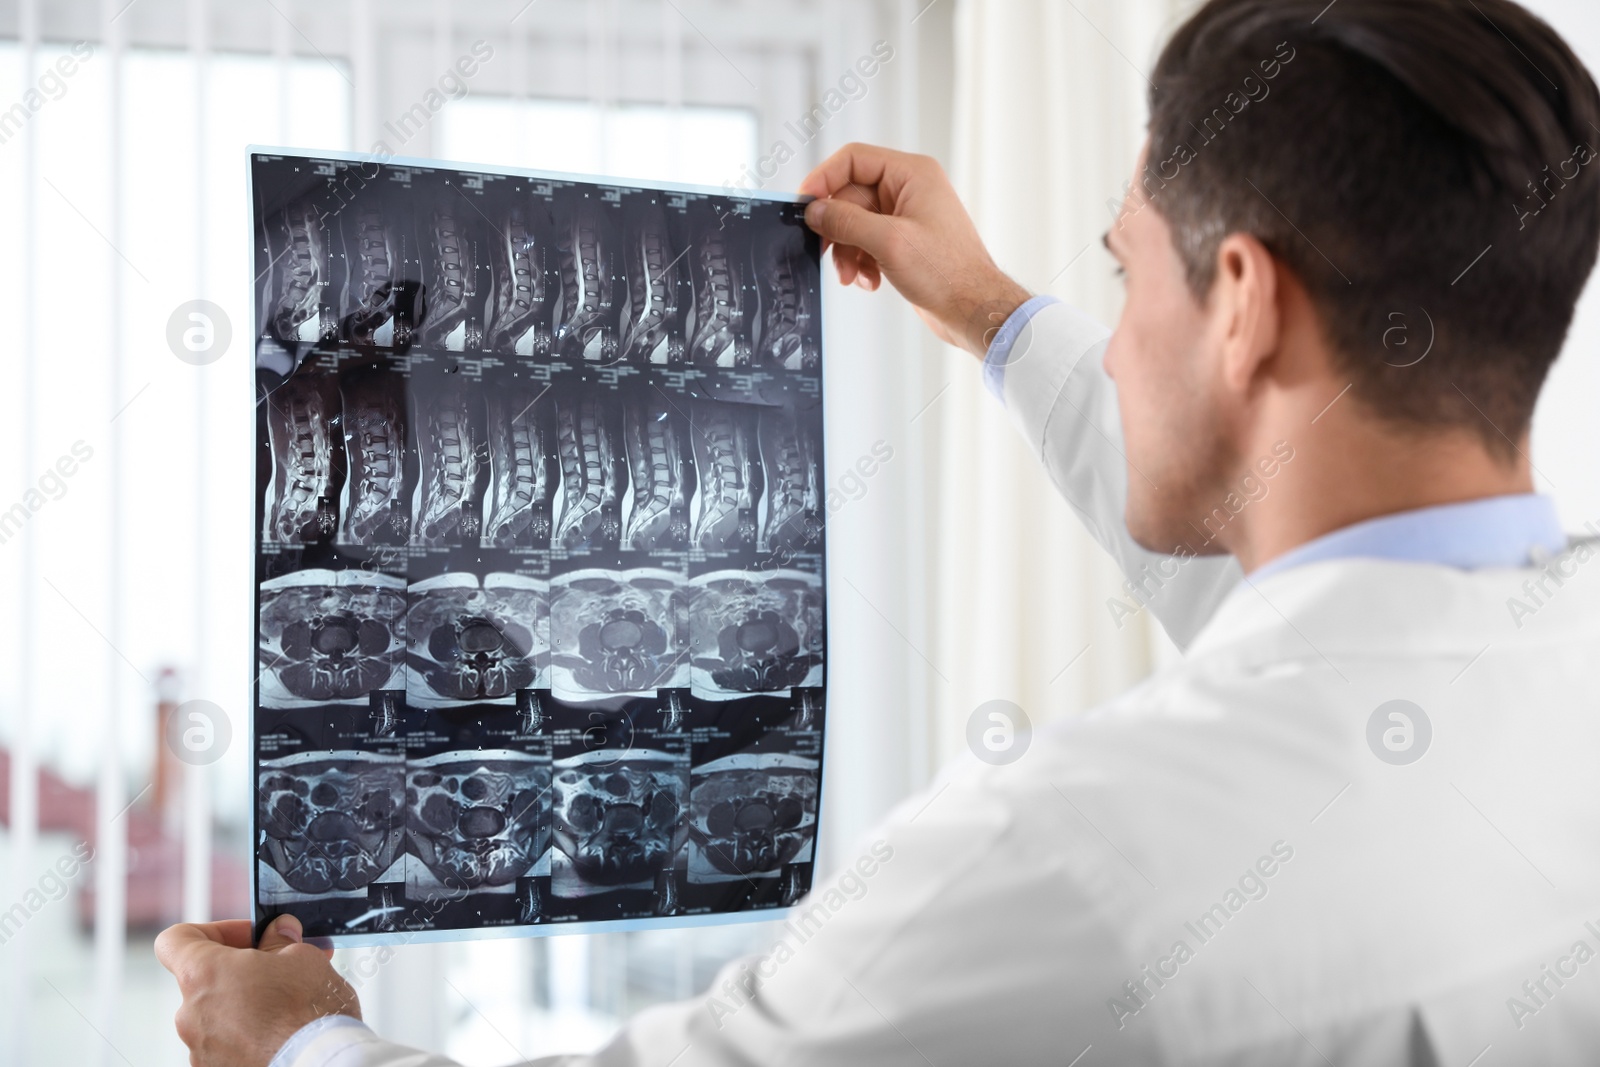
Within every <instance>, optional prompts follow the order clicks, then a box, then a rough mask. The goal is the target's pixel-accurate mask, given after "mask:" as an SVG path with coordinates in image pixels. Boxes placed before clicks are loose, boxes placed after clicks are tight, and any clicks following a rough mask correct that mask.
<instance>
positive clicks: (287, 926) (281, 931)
mask: <svg viewBox="0 0 1600 1067" xmlns="http://www.w3.org/2000/svg"><path fill="white" fill-rule="evenodd" d="M304 940H305V934H304V931H303V930H302V929H301V926H300V920H299V919H296V918H295V917H294V916H293V915H288V914H284V915H280V916H278V917H277V918H276V919H273V920H272V922H271V923H269V924H268V925H267V928H266V929H265V930H263V931H262V932H261V942H260V944H258V945H257V946H256V947H257V948H259V949H260V950H261V951H263V952H276V951H278V950H279V949H281V948H285V947H287V946H289V945H298V944H300V943H301V942H302V941H304Z"/></svg>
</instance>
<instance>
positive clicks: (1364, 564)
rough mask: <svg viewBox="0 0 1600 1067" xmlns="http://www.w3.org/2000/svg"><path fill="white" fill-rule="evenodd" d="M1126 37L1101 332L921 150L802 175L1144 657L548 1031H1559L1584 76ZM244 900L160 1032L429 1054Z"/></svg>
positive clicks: (1249, 25)
mask: <svg viewBox="0 0 1600 1067" xmlns="http://www.w3.org/2000/svg"><path fill="white" fill-rule="evenodd" d="M1152 80H1153V82H1154V86H1155V88H1153V89H1152V92H1151V111H1152V115H1151V121H1150V139H1149V142H1148V145H1147V148H1146V150H1145V152H1144V153H1143V155H1142V158H1141V159H1140V161H1139V163H1138V164H1137V167H1136V169H1135V173H1134V177H1133V180H1132V182H1131V185H1130V190H1129V195H1128V197H1127V201H1126V203H1125V204H1124V206H1123V210H1122V213H1121V216H1120V217H1119V219H1118V220H1117V222H1116V223H1115V225H1114V226H1113V227H1112V229H1111V231H1110V233H1109V234H1108V235H1107V245H1108V247H1109V248H1110V250H1111V252H1112V254H1113V255H1114V256H1115V257H1116V258H1117V260H1118V261H1119V262H1120V264H1121V265H1122V267H1123V268H1124V269H1125V271H1126V285H1127V301H1126V306H1125V309H1124V312H1123V316H1122V320H1121V323H1120V324H1119V326H1118V328H1117V330H1116V332H1115V333H1113V334H1111V335H1110V336H1109V338H1108V337H1107V335H1106V333H1105V331H1104V330H1103V329H1101V328H1100V327H1098V326H1096V325H1095V324H1093V323H1091V322H1089V321H1088V320H1086V319H1085V318H1083V317H1082V316H1080V315H1078V314H1077V313H1076V312H1074V311H1073V310H1071V309H1070V308H1067V307H1065V306H1064V305H1061V304H1059V303H1055V302H1052V301H1049V300H1042V299H1038V298H1030V297H1029V294H1028V293H1027V292H1026V291H1024V290H1023V289H1021V288H1020V287H1019V286H1017V285H1016V284H1015V283H1014V282H1012V281H1010V280H1009V279H1008V278H1006V277H1005V276H1004V275H1003V274H1002V273H1001V272H1000V271H999V269H998V268H997V267H996V266H995V265H994V263H993V262H992V261H991V259H990V258H989V256H988V254H987V253H986V252H985V251H984V248H983V246H982V244H981V242H980V241H979V239H978V236H977V234H976V233H975V231H974V230H973V227H972V225H971V223H970V221H969V220H968V218H967V216H966V214H965V212H964V211H963V209H962V208H961V205H960V203H959V202H958V201H957V199H956V197H955V195H954V193H953V191H952V190H951V188H950V186H949V185H948V183H947V182H946V180H945V178H944V176H943V174H942V173H941V171H940V170H939V168H938V166H937V165H936V164H935V163H933V162H932V161H930V160H927V159H924V158H921V157H915V156H908V155H903V154H900V153H896V152H891V151H887V150H884V149H879V148H871V147H865V146H851V147H848V148H846V149H844V150H843V151H842V152H840V153H838V154H837V155H835V156H834V157H833V158H831V159H830V160H828V161H827V162H826V163H824V164H823V165H822V167H820V168H819V169H818V170H817V171H816V172H815V173H813V174H812V175H811V176H810V177H808V178H807V179H806V182H805V184H804V187H803V189H802V191H803V192H808V193H812V194H815V195H816V196H817V197H818V200H817V202H816V203H814V204H812V205H811V206H810V208H809V209H808V211H807V220H808V222H809V223H810V224H811V225H812V226H813V227H814V228H816V229H817V230H818V231H819V232H820V233H822V234H823V235H824V237H825V238H826V239H827V240H828V241H829V242H831V245H832V248H833V254H834V259H835V262H836V264H837V267H838V271H839V275H840V278H841V280H842V281H843V282H845V283H851V282H855V283H857V284H860V285H863V286H864V287H866V288H868V289H874V288H877V287H878V285H879V284H880V283H881V281H883V280H887V281H888V282H890V284H892V285H893V286H894V287H895V288H896V289H897V290H899V292H900V293H901V294H902V295H903V296H905V297H906V298H907V299H908V300H910V301H911V302H912V303H913V304H914V305H916V307H917V308H918V310H919V312H920V313H921V314H922V316H923V317H924V319H925V320H927V322H928V323H929V325H930V326H931V327H932V328H933V329H934V331H935V332H936V333H937V334H938V335H939V336H940V337H942V338H944V339H945V340H947V341H950V342H952V343H954V344H957V345H961V346H963V347H965V348H967V349H968V350H970V351H972V352H973V353H975V354H980V355H985V364H984V369H983V373H984V377H985V379H986V380H987V382H988V383H989V385H990V386H991V388H993V389H994V390H995V391H996V392H997V393H999V394H1000V396H1001V399H1002V400H1003V401H1004V403H1005V405H1006V407H1007V409H1008V410H1009V411H1010V412H1011V414H1012V415H1013V417H1014V418H1015V420H1016V422H1017V423H1018V425H1019V427H1020V428H1021V430H1022V432H1023V433H1024V434H1025V435H1026V436H1027V438H1028V439H1029V441H1030V442H1031V443H1032V445H1033V446H1034V448H1035V450H1036V451H1037V452H1038V454H1039V456H1040V458H1041V460H1042V461H1043V462H1044V464H1045V466H1046V468H1047V469H1048V471H1049V473H1050V475H1051V477H1052V478H1053V480H1054V481H1055V483H1056V485H1057V486H1058V487H1059V488H1060V490H1061V491H1062V493H1063V494H1064V495H1065V496H1066V497H1067V499H1068V500H1069V501H1070V502H1071V503H1072V505H1073V507H1074V508H1075V509H1077V511H1078V513H1079V514H1080V515H1081V516H1082V518H1083V519H1084V521H1085V522H1086V523H1087V524H1088V525H1089V527H1090V529H1091V530H1092V531H1093V532H1094V533H1095V535H1096V537H1097V538H1098V539H1099V540H1100V542H1101V544H1103V545H1104V546H1105V547H1106V548H1107V550H1109V551H1110V552H1111V553H1112V554H1113V555H1114V556H1115V557H1116V558H1117V560H1118V561H1119V562H1120V563H1121V564H1122V566H1123V567H1124V568H1125V569H1126V570H1127V572H1128V574H1129V577H1130V580H1131V582H1132V583H1133V586H1134V587H1135V588H1136V589H1138V590H1139V599H1140V600H1141V602H1142V603H1146V604H1147V605H1148V606H1149V607H1150V608H1151V610H1152V611H1153V612H1154V613H1155V614H1156V615H1157V617H1159V618H1160V619H1161V621H1162V623H1163V624H1164V625H1165V626H1166V627H1167V630H1168V632H1169V633H1170V634H1172V636H1173V637H1174V639H1175V640H1177V641H1178V643H1179V644H1181V645H1184V646H1186V658H1185V661H1184V662H1183V663H1182V664H1181V665H1180V666H1178V667H1176V668H1174V669H1172V670H1169V671H1166V672H1163V673H1161V674H1159V675H1157V676H1156V677H1154V678H1152V679H1151V680H1149V681H1147V682H1146V683H1144V684H1142V685H1140V686H1138V687H1136V688H1135V689H1134V690H1132V691H1131V692H1129V693H1127V694H1126V695H1124V696H1123V697H1121V698H1119V699H1118V700H1116V701H1113V702H1112V703H1110V704H1109V705H1107V706H1106V707H1104V708H1102V709H1099V710H1098V711H1097V712H1095V713H1094V714H1091V715H1089V716H1086V717H1085V718H1083V719H1079V720H1074V721H1070V722H1066V723H1063V724H1061V725H1060V726H1058V727H1056V728H1054V729H1052V730H1049V731H1044V732H1041V733H1040V734H1039V735H1037V736H1035V737H1034V738H1033V739H1032V741H1031V747H1030V748H1029V749H1028V750H1027V752H1026V754H1025V755H1024V756H1023V758H1021V759H1020V760H1018V761H1016V762H1014V763H1012V764H1010V765H1007V766H1000V767H991V766H986V765H980V764H977V763H975V762H974V763H971V764H964V765H961V766H958V767H956V768H953V769H952V770H951V771H949V772H948V773H947V775H946V776H945V778H944V779H943V781H942V782H941V783H939V784H938V785H937V787H936V788H935V789H933V790H930V791H929V792H928V793H927V794H925V795H923V796H920V797H914V798H912V799H910V800H908V801H907V802H906V803H905V804H904V805H903V806H902V807H901V808H900V809H898V810H897V811H896V812H894V813H893V814H892V815H891V816H890V818H889V819H888V820H887V822H886V823H885V824H884V825H883V826H882V827H881V828H880V830H879V831H878V834H877V835H876V840H873V841H871V842H864V843H863V844H862V846H861V854H860V855H861V858H860V859H859V860H857V861H856V862H855V863H854V864H853V865H851V866H849V867H847V868H846V870H845V871H844V872H842V873H841V874H840V876H839V877H838V878H836V879H835V881H834V882H833V883H832V884H831V885H825V886H821V887H819V888H818V889H817V890H816V891H815V893H814V894H813V896H814V898H821V897H822V896H823V895H825V894H828V893H833V894H835V897H836V901H837V902H838V903H839V906H838V907H830V908H823V909H807V908H806V906H805V905H802V909H801V912H800V917H799V919H797V920H796V923H795V924H791V925H792V926H794V927H796V929H797V930H798V931H799V932H796V933H795V934H793V935H792V936H788V937H786V938H785V939H784V941H783V942H781V943H780V945H779V946H777V947H775V949H774V951H773V952H772V953H771V954H769V955H767V956H765V957H762V958H760V959H757V960H752V961H744V962H742V963H740V964H736V965H733V966H731V967H730V968H729V969H728V970H727V971H726V972H725V974H724V975H723V976H720V977H719V978H718V980H717V981H716V982H714V983H713V985H712V989H711V991H710V992H709V993H708V995H707V996H706V997H704V998H701V999H699V1000H695V1001H690V1002H687V1003H684V1004H679V1005H672V1006H668V1007H663V1008H657V1009H654V1010H651V1011H648V1012H645V1013H643V1014H642V1015H640V1016H639V1017H638V1018H636V1019H635V1020H633V1022H632V1023H631V1024H630V1025H629V1026H628V1027H627V1028H625V1030H624V1031H623V1032H622V1034H621V1035H619V1036H618V1037H617V1038H616V1040H615V1041H614V1042H613V1044H612V1045H610V1046H609V1047H608V1048H607V1049H606V1050H605V1051H603V1052H602V1053H600V1054H599V1055H598V1056H596V1057H593V1058H590V1059H583V1060H581V1061H576V1060H575V1061H561V1062H584V1063H596V1064H658V1065H665V1064H669V1063H670V1064H676V1065H679V1067H687V1065H690V1064H717V1065H731V1064H747V1063H792V1064H823V1063H827V1064H841V1063H842V1064H868V1063H872V1064H879V1063H896V1064H908V1065H909V1064H937V1065H939V1067H944V1065H946V1064H949V1065H955V1064H969V1063H978V1062H984V1063H988V1062H1003V1063H1052V1064H1069V1063H1072V1064H1076V1063H1079V1062H1081V1063H1083V1064H1085V1065H1091V1064H1096V1063H1130V1064H1143V1063H1182V1064H1222V1063H1227V1064H1263V1065H1265V1064H1272V1065H1284V1064H1320V1063H1328V1064H1341V1065H1343V1064H1410V1065H1424V1064H1455V1065H1461V1067H1465V1065H1467V1064H1469V1063H1470V1064H1480V1063H1481V1064H1485V1065H1487V1064H1492V1063H1504V1064H1525V1063H1539V1064H1566V1063H1573V1064H1576V1063H1587V1062H1592V1060H1593V1058H1594V1051H1593V1050H1594V1049H1596V1048H1600V962H1597V960H1600V848H1596V842H1597V841H1600V789H1596V788H1594V786H1593V785H1592V783H1593V781H1594V775H1595V768H1596V767H1597V766H1600V578H1597V577H1596V573H1597V572H1600V564H1597V565H1593V566H1590V565H1589V564H1588V561H1589V560H1590V559H1591V557H1592V556H1593V555H1594V553H1595V548H1594V547H1593V546H1592V545H1590V544H1588V543H1587V542H1576V543H1570V544H1569V542H1568V541H1567V539H1566V538H1565V537H1564V536H1562V534H1561V530H1560V528H1559V526H1558V525H1557V522H1556V519H1555V517H1554V512H1553V508H1552V505H1551V503H1550V502H1549V501H1548V500H1547V499H1545V498H1543V497H1540V496H1537V495H1535V494H1533V492H1532V486H1533V482H1532V476H1531V472H1530V466H1531V465H1530V462H1529V460H1528V458H1527V451H1528V427H1529V423H1530V418H1531V415H1532V411H1533V406H1534V401H1535V399H1536V397H1537V395H1538V392H1539V388H1540V386H1541V384H1542V382H1543V380H1544V377H1545V373H1546V371H1547V369H1548V367H1549V365H1550V363H1551V361H1552V360H1553V359H1554V358H1555V356H1556V354H1557V352H1558V350H1559V348H1560V346H1561V344H1562V341H1563V338H1564V337H1565V333H1566V329H1567V326H1568V324H1569V321H1570V319H1571V315H1572V310H1573V306H1574V304H1575V302H1576V300H1577V297H1578V294H1579V293H1580V291H1581V290H1582V287H1583V284H1584V281H1585V279H1586V278H1587V277H1588V274H1589V272H1590V269H1591V267H1592V266H1593V263H1594V259H1595V253H1596V247H1597V243H1600V194H1597V187H1596V179H1595V178H1594V176H1593V173H1592V172H1593V171H1594V170H1596V169H1600V168H1596V167H1595V166H1593V165H1592V164H1593V163H1594V162H1595V158H1596V153H1595V148H1594V147H1593V146H1594V145H1596V144H1600V96H1597V93H1596V89H1595V85H1594V83H1593V81H1592V80H1591V78H1590V77H1589V75H1588V73H1587V72H1586V71H1585V70H1584V68H1583V66H1582V64H1581V63H1580V62H1579V61H1578V60H1577V58H1576V57H1575V56H1574V55H1573V53H1572V52H1571V50H1570V49H1568V47H1567V46H1566V45H1565V44H1564V43H1563V42H1562V41H1561V40H1560V39H1559V38H1558V37H1557V36H1556V35H1555V34H1554V33H1553V32H1552V31H1551V30H1550V29H1549V28H1548V27H1547V26H1545V25H1544V24H1543V23H1542V22H1540V21H1539V20H1538V19H1536V18H1535V17H1533V16H1532V15H1530V14H1529V13H1527V12H1526V11H1524V10H1522V9H1521V8H1519V7H1517V6H1516V5H1515V4H1513V3H1511V2H1510V0H1338V2H1336V3H1335V4H1332V5H1326V4H1325V0H1211V2H1210V3H1208V4H1206V5H1205V6H1204V7H1203V8H1201V9H1200V10H1199V11H1198V13H1196V14H1195V15H1194V17H1193V18H1192V19H1191V20H1190V21H1189V22H1188V23H1187V24H1186V25H1184V26H1183V27H1182V28H1181V29H1180V30H1179V31H1178V32H1177V34H1176V36H1175V37H1174V38H1173V40H1172V41H1171V42H1170V43H1169V44H1168V46H1167V47H1166V49H1165V50H1164V52H1163V54H1162V56H1161V59H1160V61H1159V63H1158V65H1157V67H1156V70H1155V71H1154V72H1153V75H1152ZM936 264H937V265H936ZM1395 315H1399V316H1403V318H1401V319H1397V318H1394V317H1392V316H1395ZM1402 322H1403V323H1405V324H1406V325H1407V326H1408V329H1409V335H1405V334H1395V333H1392V332H1390V331H1391V330H1392V329H1393V328H1394V327H1395V326H1396V325H1397V324H1399V323H1402ZM1430 331H1431V342H1432V343H1431V347H1428V341H1429V337H1430ZM1401 337H1405V341H1406V343H1405V344H1404V345H1403V346H1402V345H1401V344H1400V338H1401ZM1423 352H1426V355H1421V353H1423ZM1112 380H1114V382H1115V388H1114V389H1113V385H1112ZM1591 529H1593V527H1591ZM802 927H803V928H802ZM802 934H803V936H802ZM247 938H248V934H247V925H246V924H244V923H233V924H229V923H222V924H212V925H209V926H201V927H194V926H186V927H175V928H173V929H172V930H169V931H168V932H167V933H165V934H164V935H163V936H162V939H161V940H160V942H159V943H158V945H157V951H158V953H159V954H160V956H161V958H162V960H163V962H164V963H166V964H167V966H168V967H170V968H171V969H172V970H173V971H174V973H175V974H176V975H177V977H178V981H179V984H180V987H181V988H182V990H183V992H184V996H185V1003H184V1006H183V1008H182V1010H181V1011H180V1012H179V1015H178V1027H179V1033H180V1034H181V1035H182V1036H183V1038H184V1040H185V1041H187V1042H188V1043H189V1045H190V1046H191V1048H192V1049H193V1050H194V1052H195V1062H196V1063H205V1064H209V1063H229V1064H232V1063H241V1064H264V1063H267V1062H268V1061H269V1060H271V1061H272V1062H273V1063H274V1065H280V1064H281V1065H294V1067H323V1065H330V1067H331V1065H338V1067H353V1065H363V1067H375V1065H384V1067H433V1065H439V1064H444V1063H447V1062H448V1061H446V1060H444V1059H442V1058H440V1057H436V1056H430V1055H428V1054H425V1053H421V1052H415V1051H412V1050H407V1049H402V1048H399V1047H396V1046H393V1045H390V1044H387V1043H385V1042H383V1041H382V1040H381V1039H379V1038H378V1037H377V1036H375V1035H373V1034H372V1033H371V1032H370V1031H368V1030H366V1028H365V1027H362V1026H361V1025H360V1024H359V1023H357V1022H355V1021H354V1019H353V1016H354V1015H355V1014H357V1011H358V1009H357V1007H356V1005H355V1003H354V998H353V996H352V995H351V994H350V990H349V988H348V987H347V986H345V985H344V984H343V982H342V980H340V979H339V978H338V976H337V975H336V974H335V973H334V971H333V970H332V968H331V967H330V966H329V964H328V963H327V961H326V959H325V958H324V956H323V955H322V954H321V953H320V952H319V951H318V950H317V949H315V948H312V947H310V946H306V945H302V944H298V943H297V942H298V928H297V927H296V925H295V924H294V922H293V921H292V920H288V919H280V920H279V921H278V922H277V923H276V924H275V925H274V927H273V928H272V929H270V930H269V931H268V933H267V935H266V938H265V940H264V941H263V944H262V948H261V950H259V951H258V950H251V949H248V948H247V947H246V946H247V944H248V940H247ZM330 1013H331V1014H330Z"/></svg>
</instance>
